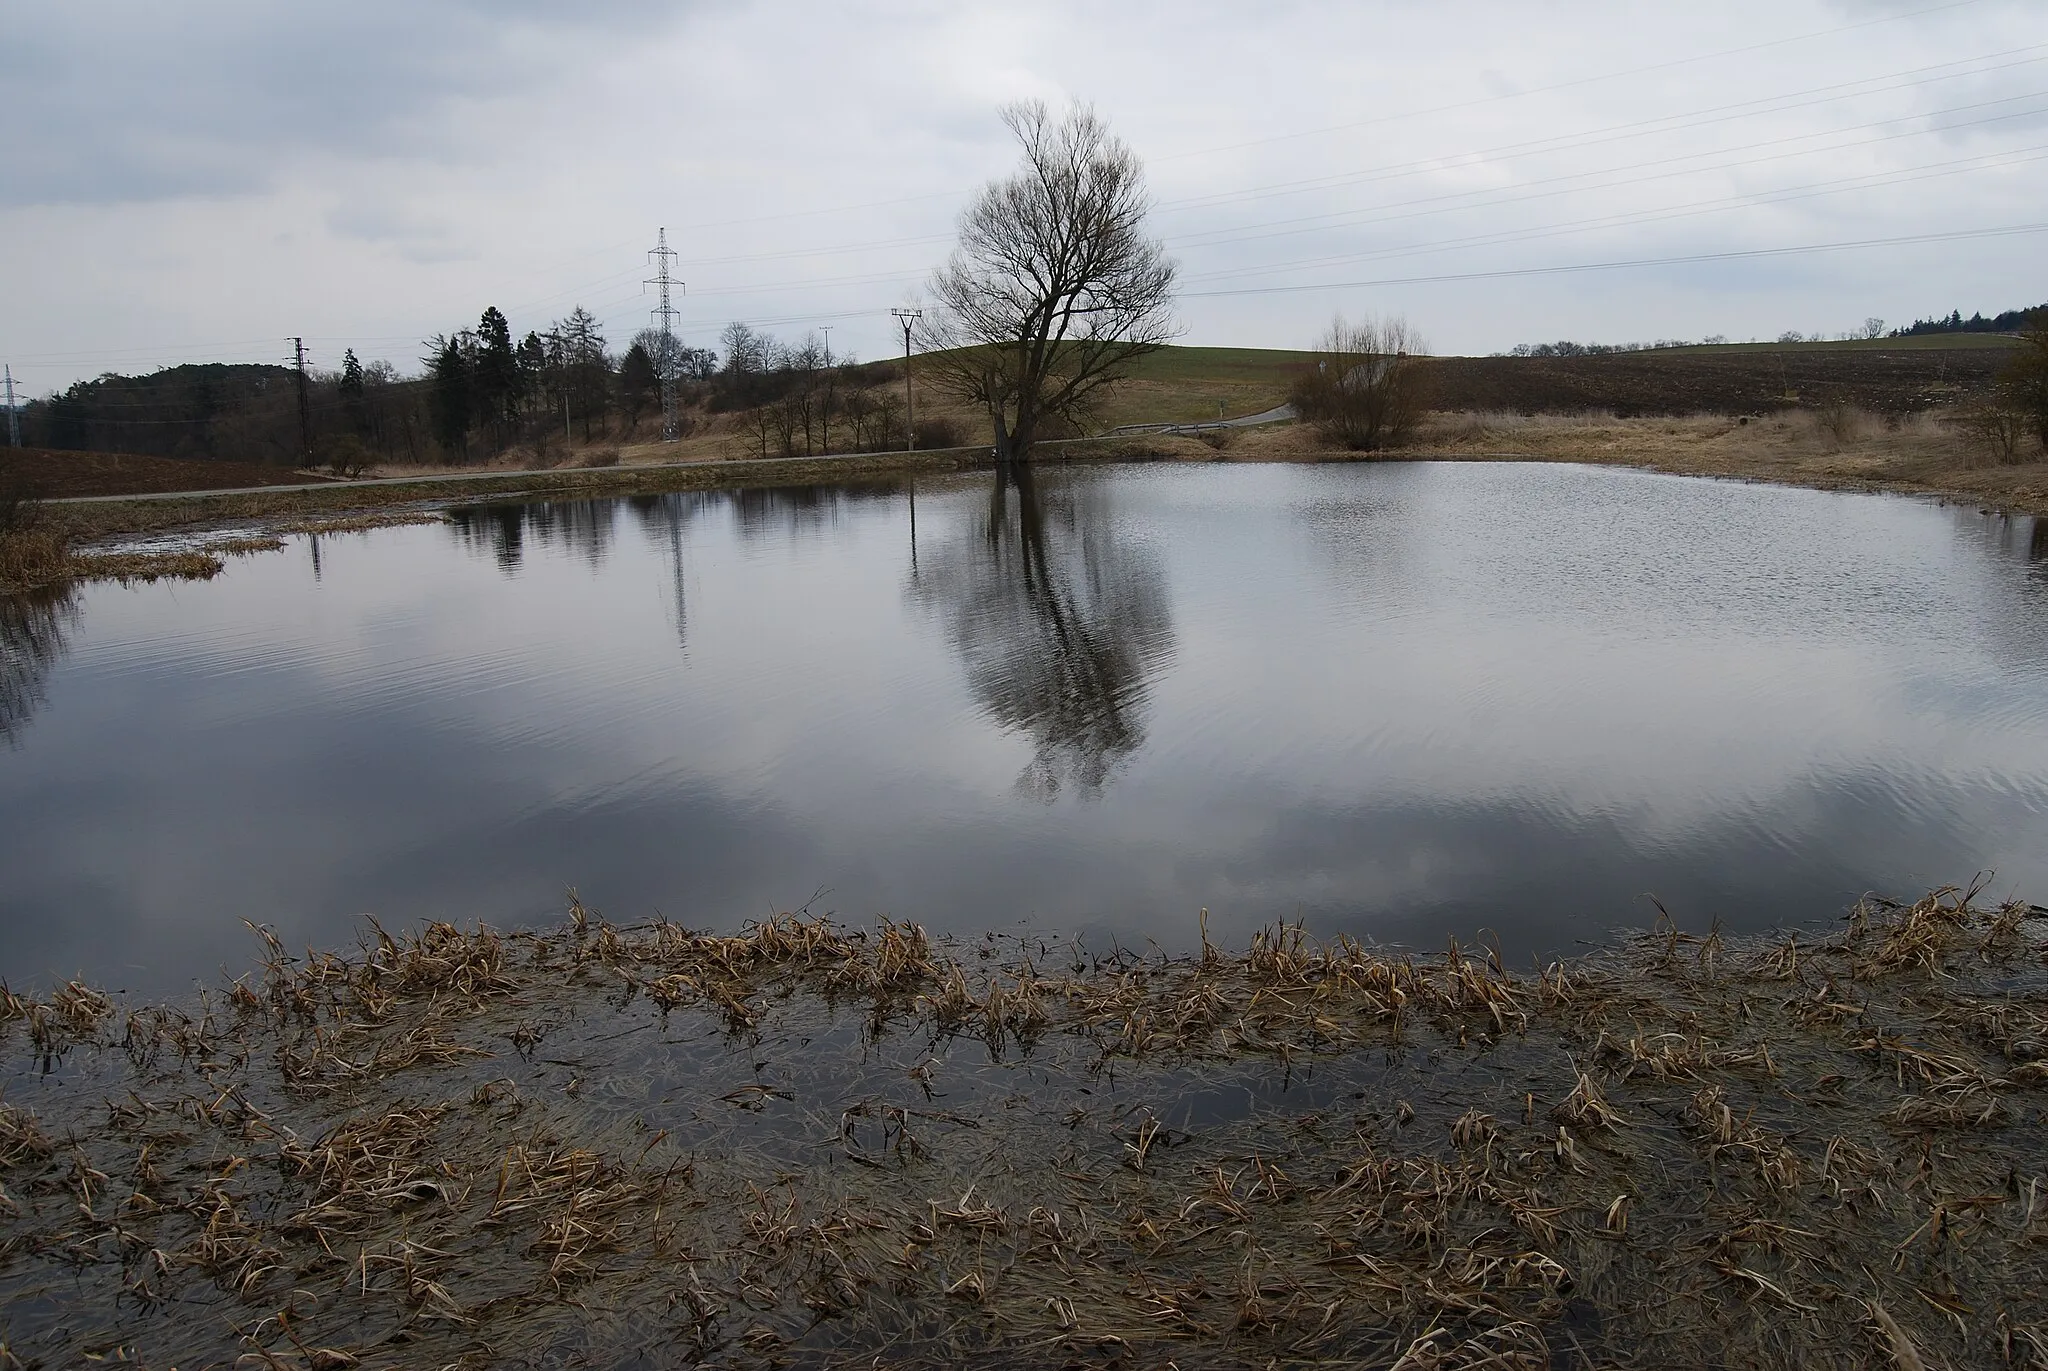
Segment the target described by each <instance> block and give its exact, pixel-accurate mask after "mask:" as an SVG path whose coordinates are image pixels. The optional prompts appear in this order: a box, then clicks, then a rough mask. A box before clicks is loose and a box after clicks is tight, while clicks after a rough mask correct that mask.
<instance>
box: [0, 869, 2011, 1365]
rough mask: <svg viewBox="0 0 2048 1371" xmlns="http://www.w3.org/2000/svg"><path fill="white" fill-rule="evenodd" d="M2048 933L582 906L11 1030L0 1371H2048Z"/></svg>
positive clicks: (44, 1007)
mask: <svg viewBox="0 0 2048 1371" xmlns="http://www.w3.org/2000/svg"><path fill="white" fill-rule="evenodd" d="M2044 917H2048V911H2044V910H2041V909H2037V908H2031V907H2029V906H2026V905H2023V904H2014V905H2007V906H2004V907H2002V908H1998V909H1980V908H1976V907H1974V906H1972V904H1971V903H1970V901H1969V899H1968V898H1967V896H1966V895H1965V894H1963V893H1960V892H1955V891H1945V892H1941V893H1939V894H1937V895H1934V896H1931V897H1929V898H1927V899H1925V900H1922V901H1921V902H1919V903H1918V904H1916V905H1913V906H1912V907H1910V908H1901V907H1896V906H1890V905H1884V904H1877V903H1867V904H1865V905H1863V906H1859V907H1858V909H1857V910H1855V911H1854V912H1852V913H1851V915H1850V916H1849V917H1848V918H1847V919H1846V920H1845V921H1843V922H1841V923H1839V924H1838V925H1836V926H1835V928H1834V929H1833V930H1832V931H1831V932H1830V933H1828V934H1827V935H1825V936H1806V937H1785V938H1779V939H1773V940H1759V941H1755V942H1744V943H1724V942H1723V941H1722V940H1721V939H1720V938H1718V937H1714V936H1708V937H1705V938H1700V937H1695V936H1688V935H1684V934H1681V933H1678V932H1676V931H1668V932H1664V933H1660V934H1657V935H1653V936H1648V937H1644V938H1640V939H1638V940H1636V941H1633V942H1630V943H1628V944H1626V945H1623V946H1621V947H1618V948H1616V949H1613V950H1611V951H1607V952H1603V953H1600V954H1597V955H1594V956H1591V957H1588V958H1585V959H1583V960H1580V961H1576V962H1572V963H1568V964H1560V965H1554V966H1552V967H1549V968H1547V969H1545V970H1543V971H1541V972H1540V973H1535V972H1532V973H1529V974H1517V973H1513V972H1511V971H1509V970H1507V969H1505V968H1503V967H1501V966H1499V965H1497V964H1495V963H1494V962H1493V961H1492V960H1491V959H1489V958H1487V957H1485V956H1483V955H1479V956H1475V955H1472V954H1471V953H1468V952H1463V951H1460V950H1458V949H1456V948H1455V947H1454V948H1453V949H1452V951H1451V952H1450V953H1449V954H1447V955H1444V956H1440V957H1435V958H1429V959H1421V960H1410V959H1405V958H1392V957H1385V956H1381V955H1377V954H1375V953H1374V952H1372V951H1370V950H1368V949H1365V948H1361V947H1359V946H1356V945H1354V944H1350V943H1340V944H1338V945H1334V946H1319V945H1317V944H1315V943H1313V942H1311V941H1310V940H1308V939H1307V938H1306V937H1304V936H1303V935H1302V934H1301V933H1299V932H1298V931H1296V930H1290V929H1277V930H1274V931H1272V932H1271V933H1269V934H1267V935H1264V936H1262V937H1261V938H1260V939H1258V940H1256V941H1255V942H1254V944H1253V946H1252V947H1251V948H1249V949H1248V950H1246V951H1244V952H1241V953H1231V952H1225V951H1223V950H1220V949H1217V948H1214V947H1210V946H1208V945H1207V943H1206V940H1204V943H1203V949H1204V950H1203V952H1202V953H1201V954H1200V955H1198V956H1190V957H1187V958H1183V959H1179V960H1171V959H1167V960H1162V959H1161V958H1159V957H1158V956H1156V955H1155V956H1152V957H1149V958H1148V957H1140V956H1137V955H1135V954H1127V953H1119V954H1114V955H1109V956H1099V957H1089V956H1085V955H1082V954H1080V953H1079V952H1077V951H1076V950H1075V949H1072V948H1064V949H1063V948H1046V947H1041V946H1039V945H1037V944H1036V943H1032V942H1025V943H1016V942H1003V941H998V940H993V939H991V940H989V941H986V942H983V943H980V944H974V945H968V946H958V947H954V946H945V945H941V944H938V943H935V942H934V941H933V940H931V939H928V938H927V937H926V936H925V935H924V934H923V933H922V932H921V931H920V930H918V929H916V928H915V927H912V926H908V925H884V926H881V927H878V928H876V929H873V930H870V931H866V932H854V931H849V930H846V929H842V928H838V927H834V926H832V925H830V924H827V923H823V922H814V921H810V920H806V919H801V918H795V917H791V916H783V917H780V918H777V919H774V920H771V921H769V922H767V923H764V924H761V925H758V926H755V927H752V928H749V929H748V930H746V931H744V932H743V933H741V934H739V935H737V936H729V937H721V936H713V935H708V934H696V933H690V932H687V931H685V930H683V929H680V928H677V927H674V926H672V925H662V924H656V925H652V926H643V927H637V928H630V929H627V928H615V927H612V926H610V925H608V924H606V923H605V922H604V921H603V920H602V919H600V918H598V917H597V916H595V915H594V914H592V913H591V912H590V911H587V910H584V909H582V908H581V907H580V906H573V905H572V909H571V918H570V922H569V924H568V925H567V926H565V927H563V928H561V929H559V930H556V931H554V932H548V933H539V934H517V935H503V934H499V933H497V932H495V931H491V930H486V929H477V930H471V931H467V932H465V931H461V930H458V929H455V928H452V927H448V926H434V927H430V928H428V929H427V930H425V931H424V932H423V933H422V934H421V935H420V936H418V937H407V936H397V937H394V936H386V935H384V934H383V933H381V932H376V933H374V934H373V936H372V937H371V938H370V939H369V940H368V941H367V942H366V944H365V946H364V948H363V949H362V950H361V951H360V952H359V953H357V954H354V955H350V956H346V957H344V956H334V955H327V954H315V955H310V956H308V957H306V958H304V959H294V958H289V957H287V956H286V955H285V951H284V949H283V948H281V947H277V946H276V945H275V944H272V946H271V950H270V956H269V959H268V962H267V964H266V965H264V966H263V967H262V968H261V969H259V970H257V971H254V972H252V973H251V974H250V975H248V976H246V977H244V978H242V979H241V980H239V981H237V982H235V983H234V984H233V985H231V986H229V987H227V988H226V989H225V991H224V992H217V993H214V994H212V995H209V996H207V997H206V998H205V999H204V1000H203V1002H198V1003H192V1004H185V1005H178V1006H169V1007H164V1006H123V1005H117V1004H116V1003H115V1002H114V1001H113V1000H111V999H110V998H109V997H107V996H105V995H103V994H101V993H99V992H97V991H94V990H91V989H89V988H87V987H83V986H78V985H71V986H65V987H63V988H61V989H59V990H58V991H56V992H55V993H53V994H50V995H47V996H43V997H39V998H31V997H27V996H21V995H12V994H10V995H7V996H5V997H4V998H0V1050H4V1051H5V1053H6V1055H7V1058H8V1064H9V1071H10V1077H11V1079H10V1082H9V1086H8V1091H7V1103H6V1105H5V1107H4V1110H0V1182H4V1185H5V1192H4V1197H0V1291H4V1293H5V1296H6V1298H5V1301H4V1306H0V1307H4V1310H5V1312H4V1313H0V1365H9V1366H19V1365H48V1366H58V1365H63V1366H70V1365H78V1364H82V1363H83V1362H85V1361H86V1360H88V1359H91V1358H95V1357H98V1358H103V1359H118V1360H124V1361H127V1362H130V1363H137V1364H142V1365H147V1366H156V1367H167V1366H200V1365H228V1364H231V1363H233V1364H237V1365H242V1366H262V1367H280V1366H282V1367H293V1368H310V1367H327V1368H337V1367H351V1366H361V1367H398V1366H408V1367H410V1366H474V1367H484V1366H489V1367H508V1366H560V1365H604V1366H611V1365H626V1364H633V1365H640V1364H645V1365H667V1364H688V1363H694V1362H697V1361H700V1360H702V1361H708V1362H715V1363H716V1364H718V1365H721V1366H764V1367H765V1366H787V1365H826V1364H845V1363H848V1362H851V1361H853V1360H856V1359H857V1360H859V1361H860V1362H861V1364H864V1365H866V1364H875V1365H893V1366H922V1365H955V1364H959V1363H960V1362H962V1361H964V1360H969V1359H972V1360H976V1361H979V1362H981V1363H984V1364H989V1365H1014V1366H1040V1365H1048V1364H1066V1365H1096V1364H1103V1365H1146V1366H1152V1365H1164V1364H1167V1363H1168V1361H1169V1360H1170V1361H1171V1362H1172V1363H1173V1364H1176V1365H1180V1366H1183V1367H1195V1366H1219V1367H1220V1366H1261V1367H1264V1366H1274V1365H1282V1366H1311V1365H1333V1364H1344V1365H1355V1364H1369V1365H1399V1366H1402V1367H1404V1368H1421V1367H1433V1368H1452V1367H1468V1368H1478V1367H1482V1366H1484V1367H1495V1368H1504V1367H1517V1368H1539V1367H1576V1366H1601V1367H1606V1366H1629V1367H1658V1368H1668V1367H1691V1366H1725V1365H1744V1366H1759V1367H1802V1368H1804V1367H1868V1366H1873V1365H1882V1366H1896V1367H1900V1368H1909V1367H1920V1366H1925V1365H1935V1364H1941V1363H1942V1362H1946V1363H1947V1364H1950V1365H1958V1366H1960V1365H1972V1366H2048V1294H2044V1292H2043V1291H2042V1289H2041V1287H2040V1284H2039V1281H2038V1274H2039V1267H2040V1260H2039V1253H2040V1251H2041V1244H2042V1242H2044V1241H2048V1191H2044V1183H2043V1182H2044V1177H2048V1137H2044V1134H2043V1133H2042V1131H2041V1128H2040V1123H2041V1109H2042V1106H2043V1103H2044V1102H2048V1094H2044V1084H2048V982H2044V976H2043V954H2044V950H2048V940H2044V936H2043V919H2044ZM238 1357H239V1358H241V1360H240V1361H239V1362H237V1361H236V1359H237V1358H238ZM636 1358H637V1359H638V1360H635V1359H636Z"/></svg>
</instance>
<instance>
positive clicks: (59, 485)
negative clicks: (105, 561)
mask: <svg viewBox="0 0 2048 1371" xmlns="http://www.w3.org/2000/svg"><path fill="white" fill-rule="evenodd" d="M0 464H4V465H6V466H8V467H11V468H13V471H14V473H15V474H16V479H18V480H21V481H22V482H24V483H25V484H26V486H27V488H28V489H29V490H30V491H31V492H32V493H34V494H35V495H37V496H39V497H41V498H43V499H52V500H54V499H61V498H63V497H65V496H71V495H155V494H161V493H164V492H168V491H179V490H235V489H238V488H240V487H243V486H297V485H305V484H307V483H309V482H314V481H321V480H324V479H326V478H325V477H320V476H309V475H307V474H306V473H304V472H300V471H292V470H289V469H287V468H285V467H271V466H256V465H253V464H250V463H242V462H193V461H181V460H179V459H177V458H172V457H142V456H138V455H136V454H134V453H125V452H59V451H55V450H53V449H49V448H0Z"/></svg>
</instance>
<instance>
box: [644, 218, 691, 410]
mask: <svg viewBox="0 0 2048 1371" xmlns="http://www.w3.org/2000/svg"><path fill="white" fill-rule="evenodd" d="M656 232H657V237H656V239H655V245H654V250H653V251H652V252H649V253H648V254H647V255H648V256H649V257H650V258H652V259H653V260H654V275H653V276H651V277H649V278H648V280H647V284H648V285H650V286H657V287H659V288H660V291H661V295H660V299H661V303H660V304H658V305H656V306H655V307H654V309H653V310H652V311H651V314H652V317H653V319H654V327H655V329H656V330H657V331H658V332H659V333H660V334H661V356H659V357H657V358H655V359H654V361H655V365H656V366H658V367H660V368H661V441H663V442H664V443H673V442H674V441H675V440H676V439H677V438H679V437H681V436H682V434H681V433H680V431H679V430H680V427H681V425H680V424H679V423H678V422H677V419H678V416H677V414H676V373H677V372H678V371H679V370H681V363H682V358H681V352H682V345H681V344H679V343H678V342H676V319H677V318H678V317H680V316H679V314H678V311H677V310H676V309H675V307H674V306H673V305H671V304H669V301H668V290H669V287H670V286H671V285H673V286H674V287H675V288H676V289H677V290H681V289H682V288H683V283H682V282H681V281H677V280H674V279H673V278H672V277H671V276H670V275H669V270H668V265H669V260H670V259H671V258H673V257H674V256H675V255H676V254H675V252H674V251H673V250H672V249H671V248H670V247H669V245H668V230H667V229H665V228H664V229H659V230H657V231H656Z"/></svg>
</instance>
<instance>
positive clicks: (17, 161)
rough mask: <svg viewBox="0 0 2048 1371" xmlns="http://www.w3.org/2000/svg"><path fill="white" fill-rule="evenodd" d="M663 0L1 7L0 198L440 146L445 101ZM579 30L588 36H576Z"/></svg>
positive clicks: (501, 83)
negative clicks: (1, 160)
mask: <svg viewBox="0 0 2048 1371" xmlns="http://www.w3.org/2000/svg"><path fill="white" fill-rule="evenodd" d="M684 9H685V6H684V5H683V4H681V3H679V0H585V3H582V4H579V5H577V6H575V7H574V8H573V9H572V10H571V9H565V8H564V7H561V6H556V5H549V4H544V3H541V0H499V2H497V3H492V2H491V0H451V2H450V3H437V4H433V5H420V4H408V3H403V0H365V2H364V3H359V4H354V5H347V6H320V7H312V6H300V5H290V6H275V5H267V4H258V3H252V2H248V0H244V2H243V3H236V0H199V2H198V3H189V4H180V5H175V6H171V5H156V4H134V3H126V4H124V3H87V4H67V5H63V6H49V7H45V8H38V9H35V10H33V11H31V10H30V9H29V7H27V6H21V7H18V13H17V14H16V15H15V16H14V17H13V18H12V19H11V21H10V25H9V27H10V30H11V32H10V41H9V43H8V44H7V45H6V46H5V47H4V48H0V88H4V89H5V90H6V91H7V99H6V102H5V103H6V107H7V108H6V113H7V122H8V125H9V132H10V135H11V142H12V143H13V145H14V151H13V153H12V155H11V157H10V165H9V169H8V175H7V176H6V178H5V179H4V180H0V207H19V206H24V205H35V204H63V203H74V204H75V203H121V202H135V201H148V200H158V199H165V198H169V197H174V196H180V195H193V194H200V195H205V194H225V193H234V192H243V191H252V190H258V189H261V188H263V187H265V186H268V185H270V184H271V183H272V182H273V181H274V180H275V178H276V177H277V176H278V174H279V173H280V172H281V171H282V170H283V169H285V168H286V167H288V166H289V165H290V164H291V162H292V160H293V159H294V157H296V156H299V155H302V154H305V153H307V152H311V151H320V152H335V153H340V154H344V155H359V156H360V155H368V156H390V155H394V154H406V155H413V156H419V155H429V156H431V155H439V154H445V153H447V152H449V151H451V150H452V149H453V148H454V146H455V142H454V140H455V139H456V138H457V137H458V136H459V135H455V134H453V133H452V132H451V131H450V121H449V120H448V119H447V118H446V117H445V115H446V112H447V110H448V109H449V108H450V106H452V105H453V104H455V103H456V102H459V101H465V100H476V99H487V98H490V97H492V96H494V95H498V94H513V93H517V92H520V91H521V90H531V89H533V88H535V87H538V86H541V85H543V84H546V83H553V84H559V83H560V81H561V80H562V78H563V68H564V66H565V65H568V64H571V63H573V62H574V61H575V60H577V59H578V57H579V56H580V55H581V54H582V53H584V52H586V51H593V50H599V44H600V43H602V42H610V41H616V40H617V39H618V37H619V35H620V34H621V33H622V32H625V31H631V30H633V29H636V28H648V29H655V28H659V27H662V26H664V25H666V24H667V23H669V22H670V21H672V20H673V19H674V18H675V17H676V16H678V15H679V14H681V13H683V12H684ZM586 44H587V45H588V46H587V47H586Z"/></svg>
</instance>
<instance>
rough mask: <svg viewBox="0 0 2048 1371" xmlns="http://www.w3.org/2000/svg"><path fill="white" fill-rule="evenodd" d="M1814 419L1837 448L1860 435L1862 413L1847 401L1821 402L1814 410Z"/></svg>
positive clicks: (1829, 400) (1828, 400) (1830, 400)
mask: <svg viewBox="0 0 2048 1371" xmlns="http://www.w3.org/2000/svg"><path fill="white" fill-rule="evenodd" d="M1814 417H1815V418H1817V419H1819V420H1820V427H1821V431H1822V432H1823V433H1825V434H1827V435H1828V437H1829V438H1831V439H1833V440H1834V443H1835V446H1837V447H1840V446H1841V445H1842V444H1843V443H1847V442H1851V441H1853V440H1855V439H1856V438H1858V437H1860V436H1861V435H1862V432H1863V411H1862V410H1860V409H1858V408H1856V406H1854V405H1852V404H1850V403H1849V402H1848V401H1847V400H1840V399H1827V400H1823V401H1821V402H1820V404H1819V405H1818V406H1816V407H1815V409H1814Z"/></svg>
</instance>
